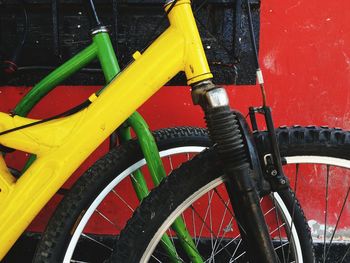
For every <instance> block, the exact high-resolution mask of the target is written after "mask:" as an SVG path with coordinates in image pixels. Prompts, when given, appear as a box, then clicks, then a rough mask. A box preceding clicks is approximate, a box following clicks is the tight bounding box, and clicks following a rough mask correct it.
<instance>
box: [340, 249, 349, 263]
mask: <svg viewBox="0 0 350 263" xmlns="http://www.w3.org/2000/svg"><path fill="white" fill-rule="evenodd" d="M349 252H350V245H349V247H348V249H347V250H346V252H345V254H344V256H343V257H342V260H341V261H340V263H343V262H344V260H345V259H346V257H347V255H348V254H349Z"/></svg>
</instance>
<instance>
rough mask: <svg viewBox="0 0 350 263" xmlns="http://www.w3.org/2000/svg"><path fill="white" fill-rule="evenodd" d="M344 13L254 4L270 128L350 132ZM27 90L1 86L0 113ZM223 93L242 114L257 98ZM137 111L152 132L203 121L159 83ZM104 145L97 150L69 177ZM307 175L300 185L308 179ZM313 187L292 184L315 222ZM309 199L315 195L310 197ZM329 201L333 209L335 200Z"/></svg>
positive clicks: (77, 94) (46, 104)
mask: <svg viewBox="0 0 350 263" xmlns="http://www.w3.org/2000/svg"><path fill="white" fill-rule="evenodd" d="M347 10H350V2H349V1H346V0H338V1H326V0H308V1H301V0H290V1H280V0H270V1H262V9H261V42H260V61H261V67H262V69H263V71H264V73H265V82H266V88H267V94H268V102H269V104H270V105H271V106H272V108H273V113H274V116H275V123H276V125H292V124H300V125H308V124H315V125H328V126H337V127H342V128H345V129H350V111H349V110H350V103H349V102H350V91H349V87H350V34H349V32H350V23H349V22H350V20H349V15H348V14H347V12H346V11H347ZM95 89H96V87H59V88H57V89H56V90H55V91H54V92H53V93H52V94H50V95H49V96H48V97H47V98H46V99H45V100H44V101H43V102H42V103H41V104H40V105H38V107H36V108H35V110H34V112H33V113H32V115H31V116H32V117H39V118H42V117H45V116H51V115H52V114H54V113H58V112H62V111H63V110H64V109H67V108H69V107H71V106H73V105H76V104H77V103H78V102H80V101H82V100H83V99H84V98H86V97H87V96H88V95H90V94H91V93H92V92H93V91H94V90H95ZM27 91H28V88H27V87H2V88H1V90H0V110H2V111H9V110H10V109H11V108H13V106H14V105H15V104H16V102H17V101H18V100H19V99H20V97H22V96H23V94H24V93H25V92H27ZM228 92H229V94H230V96H231V103H232V107H234V108H237V109H239V110H241V111H242V112H244V113H246V112H247V107H248V106H249V105H258V104H259V102H260V93H259V90H258V88H257V87H252V86H240V87H233V86H230V87H228ZM140 112H141V113H142V114H143V115H144V117H145V118H146V120H147V121H148V122H149V124H150V127H151V128H152V129H157V128H161V127H167V126H176V125H199V126H203V125H204V122H203V120H202V114H201V113H200V111H199V109H198V108H197V107H194V106H192V102H191V98H190V92H189V88H188V87H166V88H163V89H162V90H160V91H159V92H158V93H157V94H156V95H155V96H154V97H153V98H151V99H150V100H149V101H147V102H146V103H145V105H144V106H143V107H141V109H140ZM105 150H106V147H104V148H103V147H102V148H101V149H99V150H97V152H96V153H95V155H94V157H92V158H90V159H89V160H88V161H87V163H86V164H85V166H84V167H83V168H81V169H79V171H78V172H77V174H80V173H81V172H82V171H83V170H84V169H85V167H86V166H87V165H89V164H91V163H93V161H94V159H96V158H97V157H98V156H101V154H103V152H104V151H105ZM8 162H9V163H10V164H14V163H18V162H20V159H19V158H18V157H17V158H12V159H9V160H8ZM305 178H307V177H305ZM307 179H308V181H306V179H305V185H310V182H311V181H312V180H315V179H314V178H307ZM322 180H324V178H323V179H322ZM321 183H323V182H321ZM70 184H71V182H69V183H68V184H67V185H68V186H69V185H70ZM320 185H321V184H319V185H316V186H315V188H314V189H311V190H310V189H309V190H308V191H307V192H306V191H305V189H302V188H301V189H298V196H299V198H300V199H301V201H302V203H303V204H304V208H305V210H306V214H307V216H308V217H309V219H312V220H315V221H319V220H321V219H322V217H323V204H322V203H321V201H320V200H318V199H319V195H321V194H323V190H322V189H321V188H320ZM343 186H344V181H342V182H341V181H339V182H338V183H335V184H334V188H333V189H334V190H333V193H341V192H344V190H343V188H342V187H343ZM312 196H316V198H314V199H312V198H310V197H312ZM54 199H58V197H54ZM332 202H333V203H332V205H333V206H334V207H337V204H336V200H333V201H332ZM54 205H55V202H52V203H50V204H49V205H48V206H47V207H46V208H45V209H44V210H43V212H42V213H41V214H40V216H39V217H38V218H37V219H36V220H35V221H34V222H33V223H32V225H31V227H30V230H34V231H37V230H41V229H42V228H43V226H44V225H45V223H46V221H47V218H48V217H49V214H50V213H51V211H52V208H53V207H54ZM348 209H349V210H350V208H348ZM330 220H331V221H332V220H333V221H334V218H333V219H332V218H331V219H330ZM343 227H345V225H343Z"/></svg>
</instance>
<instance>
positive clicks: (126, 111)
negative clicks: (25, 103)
mask: <svg viewBox="0 0 350 263" xmlns="http://www.w3.org/2000/svg"><path fill="white" fill-rule="evenodd" d="M169 20H170V27H169V28H168V29H167V30H166V31H165V32H164V33H163V34H162V35H161V36H160V37H159V38H158V39H157V40H156V41H155V42H154V43H153V44H152V45H151V46H150V47H149V48H148V49H147V50H146V51H145V52H144V53H143V54H140V55H138V56H135V61H134V62H133V63H132V64H130V65H129V66H128V67H127V68H126V69H125V70H124V71H123V72H122V73H121V74H119V75H118V77H117V78H115V79H114V80H113V81H112V82H111V83H110V84H109V85H108V87H107V88H106V89H105V90H104V91H103V92H102V93H101V94H100V96H99V97H98V98H96V99H95V100H94V101H93V102H92V104H90V106H89V107H88V108H86V109H84V110H82V111H80V112H78V113H76V114H74V115H72V116H69V117H66V118H61V119H57V120H53V121H50V122H47V123H43V124H40V125H37V126H32V127H30V128H26V129H23V130H19V131H16V132H13V133H9V134H6V135H3V136H0V144H2V145H5V146H8V147H11V148H15V149H18V150H22V151H26V152H29V153H33V154H36V155H37V157H38V158H37V160H36V161H35V162H34V163H33V164H32V166H30V168H29V169H28V170H27V171H26V172H25V173H24V174H23V175H22V176H21V177H20V179H18V180H17V181H16V180H15V179H14V178H13V177H12V176H11V175H10V174H9V173H8V171H7V170H6V167H5V164H4V162H3V159H2V157H1V158H0V173H1V174H0V189H3V191H2V190H0V260H1V259H2V258H3V257H4V256H5V254H6V253H7V251H8V250H9V249H10V248H11V246H12V245H13V243H14V242H15V241H16V240H17V238H18V237H19V236H20V235H21V233H22V232H23V231H24V230H25V228H26V227H27V226H28V225H29V223H30V222H31V221H32V220H33V218H34V217H35V216H36V215H37V214H38V212H39V211H40V210H41V209H42V207H43V206H44V205H45V204H46V203H47V202H48V200H49V199H50V198H51V197H52V196H53V195H54V194H55V193H56V192H57V190H58V189H59V188H60V187H61V186H62V185H63V183H64V182H65V181H66V180H67V179H68V178H69V176H70V175H71V174H72V173H73V172H74V171H75V170H76V169H77V168H78V167H79V165H80V164H81V163H82V162H83V161H84V160H85V159H86V158H87V157H88V156H89V155H90V154H91V152H93V151H94V150H95V149H96V148H97V147H98V146H99V145H100V144H101V143H102V142H103V141H104V140H105V139H106V138H107V137H108V136H109V135H110V134H111V133H112V132H113V131H114V130H115V129H116V128H117V127H118V126H119V125H120V124H122V123H123V122H124V121H125V120H126V119H127V118H128V117H129V116H130V115H131V114H132V113H133V112H134V111H135V110H136V109H137V108H138V107H140V106H141V105H142V104H143V103H144V102H145V101H146V100H147V99H148V98H149V97H151V96H152V95H153V94H154V93H155V92H156V91H157V90H158V89H159V88H160V87H162V86H163V85H164V84H165V83H166V82H168V81H169V80H170V79H171V78H172V77H173V76H175V75H176V74H177V73H178V72H179V71H185V73H186V76H187V79H188V83H189V84H191V83H194V82H198V81H200V80H204V79H208V78H211V77H212V75H211V73H210V71H209V67H208V63H207V60H206V57H205V54H204V51H203V48H202V44H201V41H200V37H199V34H198V31H197V28H196V25H195V21H194V18H193V15H192V11H191V7H190V1H188V0H183V1H182V0H180V1H178V3H177V4H176V6H175V7H174V8H173V10H172V11H171V12H170V15H169ZM33 121H35V120H31V119H27V118H21V117H18V116H15V117H12V116H9V115H7V114H3V113H2V114H0V131H4V130H8V129H11V128H14V127H18V126H20V125H23V124H27V123H30V122H33Z"/></svg>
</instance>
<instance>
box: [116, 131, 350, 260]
mask: <svg viewBox="0 0 350 263" xmlns="http://www.w3.org/2000/svg"><path fill="white" fill-rule="evenodd" d="M277 138H278V141H279V146H280V149H281V155H282V156H283V157H287V158H286V160H287V161H288V160H289V157H294V156H301V158H306V159H307V158H309V157H308V156H316V157H318V158H320V157H323V156H324V157H327V159H325V161H324V162H326V163H327V162H328V157H333V158H336V159H339V160H342V161H343V160H347V162H349V159H350V155H349V154H348V153H349V150H350V134H349V133H348V132H343V131H341V130H339V129H328V128H326V127H325V128H316V127H313V126H310V127H306V128H302V127H299V126H295V127H293V128H286V127H284V128H280V129H278V130H277ZM256 141H257V144H258V148H259V149H260V152H261V153H262V156H261V158H263V156H264V153H268V148H269V143H268V137H267V134H266V133H264V132H262V133H258V134H256ZM330 162H332V161H330ZM291 163H293V161H291ZM221 175H222V170H221V167H220V164H219V162H218V161H217V159H216V155H215V154H214V153H213V152H212V151H207V152H206V153H202V154H200V155H199V156H197V157H195V158H194V159H193V160H191V161H190V162H189V163H186V164H184V165H182V166H181V167H180V168H179V169H177V170H175V171H174V172H173V173H172V174H171V175H170V176H169V177H168V178H167V179H166V180H164V181H163V182H162V184H161V186H160V187H158V188H156V189H154V190H153V191H152V193H151V194H150V195H149V196H148V197H147V198H146V199H145V200H144V201H143V202H142V204H141V206H140V207H139V208H138V209H137V210H136V212H135V213H134V215H133V217H132V219H131V220H130V221H129V222H128V224H127V226H126V228H125V229H124V230H123V231H122V233H121V236H120V238H119V240H118V242H117V243H116V250H115V251H114V252H113V256H112V258H111V261H112V262H125V263H130V262H144V261H145V260H146V259H148V258H149V257H150V255H152V257H155V256H157V255H160V256H159V258H161V257H165V258H167V257H166V256H164V254H165V253H164V251H162V248H161V247H160V246H157V245H156V244H157V243H158V241H159V238H160V237H161V236H162V233H164V231H165V230H166V229H167V228H168V227H170V225H171V223H170V222H171V220H173V219H174V218H176V216H178V215H180V214H181V212H182V210H183V207H187V206H188V205H189V204H187V201H186V200H187V199H188V198H190V197H191V196H192V197H193V195H194V193H196V192H197V191H202V190H201V189H203V187H205V186H206V185H208V184H210V183H211V182H214V181H215V180H218V178H220V176H221ZM279 195H280V196H281V198H282V199H283V202H284V204H285V205H286V206H287V207H288V211H289V213H290V215H292V217H293V218H294V220H293V223H292V225H294V226H295V228H296V231H297V235H298V238H299V241H300V247H301V248H302V261H303V262H313V261H314V252H313V248H312V239H311V235H310V229H309V227H308V225H307V222H306V219H305V217H304V215H303V212H302V210H301V209H300V206H299V203H298V201H297V200H296V199H295V198H294V196H293V193H292V192H290V191H284V192H281V193H279ZM180 208H181V209H180ZM191 209H192V210H193V209H194V208H193V206H191ZM183 218H184V216H183ZM203 224H204V223H203ZM157 231H160V232H159V233H157ZM170 231H171V230H170ZM167 233H169V235H170V236H171V235H172V233H171V232H167ZM149 244H151V245H149ZM174 244H177V243H176V242H174ZM154 249H155V251H157V250H159V251H160V254H152V253H153V250H154ZM290 250H293V249H288V252H289V251H290ZM155 253H157V252H155ZM325 254H326V252H325ZM179 255H180V256H179V257H181V256H182V254H181V251H180V252H179ZM345 256H346V255H345ZM345 256H344V257H345ZM325 257H327V255H326V256H325ZM159 258H158V259H159ZM286 258H287V259H288V258H289V259H290V260H292V261H293V260H294V259H293V258H291V257H290V256H288V255H287V256H286ZM181 260H183V261H186V262H187V260H188V259H186V258H185V259H184V258H182V257H181ZM181 260H180V261H181ZM165 261H167V259H165ZM157 262H158V261H157ZM217 262H226V261H223V260H222V259H220V260H219V261H217ZM239 262H241V261H239ZM242 262H244V261H242Z"/></svg>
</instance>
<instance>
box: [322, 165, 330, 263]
mask: <svg viewBox="0 0 350 263" xmlns="http://www.w3.org/2000/svg"><path fill="white" fill-rule="evenodd" d="M328 186H329V165H327V174H326V200H325V201H326V204H325V205H326V207H325V215H324V233H323V262H326V249H327V244H326V239H327V217H328Z"/></svg>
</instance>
